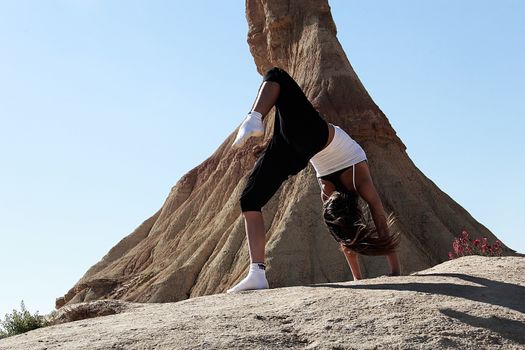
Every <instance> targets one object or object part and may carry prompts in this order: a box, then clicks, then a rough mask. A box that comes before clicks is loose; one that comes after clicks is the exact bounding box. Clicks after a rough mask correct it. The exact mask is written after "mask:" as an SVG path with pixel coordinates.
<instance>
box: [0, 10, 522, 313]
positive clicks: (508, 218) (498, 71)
mask: <svg viewBox="0 0 525 350" xmlns="http://www.w3.org/2000/svg"><path fill="white" fill-rule="evenodd" d="M330 5H331V9H332V14H333V17H334V19H335V22H336V25H337V28H338V38H339V40H340V41H341V44H342V46H343V48H344V49H345V52H346V54H347V56H348V58H349V60H350V62H351V63H352V66H353V68H354V69H355V71H356V72H357V74H358V76H359V77H360V79H361V81H362V82H363V84H364V86H365V87H366V88H367V90H368V92H369V93H370V95H371V96H372V98H373V99H374V101H375V102H376V103H377V104H378V105H379V107H380V108H381V109H382V110H383V112H385V114H386V115H387V117H388V118H389V121H390V123H391V124H392V126H393V127H394V129H395V130H396V132H397V133H398V135H399V136H400V137H401V139H402V140H403V142H404V143H405V145H406V146H407V152H408V154H409V156H410V157H411V159H412V160H413V161H414V163H415V164H416V166H417V167H418V168H419V169H420V170H421V171H423V173H424V174H425V175H426V176H427V177H429V178H430V179H431V180H432V181H433V182H435V183H436V184H437V185H438V187H440V188H441V189H442V190H443V191H445V192H446V193H447V194H448V195H450V196H451V197H452V198H453V199H454V200H456V201H457V202H458V203H459V204H460V205H462V206H463V207H464V208H465V209H466V210H467V211H469V212H470V213H471V214H472V215H473V217H474V218H476V219H477V220H478V221H479V222H481V223H482V224H483V225H485V226H486V227H488V228H489V229H490V230H491V231H492V232H493V233H494V234H496V235H497V236H498V237H499V238H500V239H501V240H502V241H503V242H504V243H505V244H507V245H508V246H510V247H511V248H513V249H515V250H517V251H520V252H525V238H524V235H523V229H522V223H521V219H522V215H523V211H524V209H525V205H524V200H523V198H525V187H524V186H523V179H524V178H525V177H524V176H523V173H524V172H525V165H524V163H525V162H524V161H523V160H524V157H523V154H524V153H525V142H524V141H523V140H524V138H523V135H522V133H523V130H525V121H524V120H525V106H524V101H525V87H524V84H523V81H522V80H523V78H525V65H524V63H523V62H525V40H523V38H524V37H525V24H524V23H525V22H524V21H523V18H524V17H525V2H523V1H519V0H501V1H484V0H476V1H473V0H463V1H455V0H436V1H416V0H398V1H395V2H394V1H389V0H381V1H379V0H367V1H354V0H332V1H330ZM247 29H248V27H247V23H246V18H245V9H244V2H243V1H200V2H191V1H168V0H165V1H160V0H155V1H134V0H131V1H130V0H126V1H124V0H112V1H103V0H49V1H39V0H0V166H1V168H0V275H1V279H0V293H1V294H0V318H2V319H3V316H4V315H5V314H6V313H8V312H11V311H12V310H13V309H15V308H16V309H20V301H21V300H24V303H25V305H26V308H27V309H29V311H31V312H33V313H34V312H35V311H39V313H40V314H44V313H48V312H50V311H52V310H53V309H54V302H55V298H57V297H59V296H62V295H64V294H65V293H66V292H67V291H68V290H69V289H70V288H71V287H72V286H73V285H74V284H75V283H76V282H77V281H78V280H79V279H80V278H81V277H82V275H83V274H84V273H85V272H86V271H87V269H88V268H89V267H91V266H92V265H93V264H95V263H96V262H98V261H99V260H100V259H101V258H102V257H103V256H104V255H105V254H106V253H107V252H108V250H109V249H110V248H111V247H113V246H114V245H115V244H116V243H117V242H118V241H120V240H121V239H122V238H124V237H125V236H126V235H128V234H129V233H131V232H132V231H133V230H134V229H135V228H136V227H137V226H138V225H140V224H141V223H142V222H143V221H144V220H146V219H147V218H148V217H150V216H151V215H152V214H153V213H155V212H156V211H157V210H158V209H159V208H160V207H161V206H162V205H163V203H164V200H165V199H166V197H167V195H168V193H169V191H170V189H171V187H172V186H174V185H175V183H176V182H177V180H178V179H179V178H180V177H181V176H182V175H184V174H185V173H186V172H188V171H189V170H190V169H192V168H193V167H195V166H197V165H198V164H200V163H201V162H202V161H203V160H205V159H206V158H207V157H208V156H210V155H211V154H212V153H213V152H214V150H215V149H216V148H217V147H218V146H219V145H220V144H221V143H222V142H223V141H224V139H225V138H226V137H227V136H228V135H229V134H230V133H231V132H233V131H234V129H235V128H236V127H237V126H238V125H239V124H240V122H241V121H242V119H243V118H244V116H245V114H246V113H247V112H248V110H249V108H250V107H251V105H252V102H253V99H254V97H255V94H256V92H257V88H258V86H259V83H260V81H261V77H260V76H259V74H258V73H257V71H256V68H255V64H254V62H253V59H252V57H251V55H250V52H249V49H248V45H247V42H246V33H247Z"/></svg>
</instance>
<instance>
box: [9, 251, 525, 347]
mask: <svg viewBox="0 0 525 350" xmlns="http://www.w3.org/2000/svg"><path fill="white" fill-rule="evenodd" d="M524 272H525V258H523V257H502V258H484V257H477V256H476V257H474V256H473V257H466V258H462V259H458V260H454V261H449V262H446V263H443V264H441V265H438V266H435V267H433V268H431V269H428V270H425V271H421V272H419V273H417V274H413V275H411V276H403V277H381V278H375V279H369V280H363V281H358V282H345V283H332V284H324V285H311V286H304V287H289V288H280V289H271V290H266V291H259V292H245V293H241V294H237V295H226V294H219V295H212V296H206V297H199V298H194V299H189V300H185V301H181V302H177V303H166V304H127V303H126V306H127V308H125V311H123V312H122V313H120V314H116V315H111V316H103V317H97V318H91V319H85V320H80V321H75V322H69V323H65V324H61V325H55V326H51V327H47V328H43V329H38V330H34V331H31V332H28V333H26V334H22V335H19V336H15V337H11V338H7V339H4V340H1V341H0V349H2V350H3V349H24V350H26V349H27V350H29V349H197V348H199V349H200V348H202V349H280V348H307V349H390V348H400V349H458V348H460V349H478V350H479V349H524V348H525V276H524Z"/></svg>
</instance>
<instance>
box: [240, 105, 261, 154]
mask: <svg viewBox="0 0 525 350" xmlns="http://www.w3.org/2000/svg"><path fill="white" fill-rule="evenodd" d="M262 135H264V126H263V123H262V114H261V113H259V112H257V111H251V112H250V113H248V116H247V117H246V118H245V119H244V121H243V122H242V124H241V126H240V127H239V131H238V132H237V137H236V138H235V141H233V144H232V147H234V148H239V147H242V146H243V145H244V143H245V142H246V140H248V139H249V138H250V137H252V136H262Z"/></svg>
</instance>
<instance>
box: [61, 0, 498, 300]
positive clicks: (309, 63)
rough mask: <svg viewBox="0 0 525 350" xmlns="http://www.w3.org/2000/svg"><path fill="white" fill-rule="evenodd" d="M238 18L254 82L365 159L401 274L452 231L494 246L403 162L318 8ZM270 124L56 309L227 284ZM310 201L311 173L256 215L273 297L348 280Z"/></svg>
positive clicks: (381, 262)
mask: <svg viewBox="0 0 525 350" xmlns="http://www.w3.org/2000/svg"><path fill="white" fill-rule="evenodd" d="M246 17H247V20H248V23H249V32H248V43H249V46H250V50H251V52H252V54H253V57H254V59H255V63H256V65H257V70H258V71H259V73H263V72H264V71H265V70H266V69H268V68H270V67H272V66H280V67H282V68H284V69H285V70H287V71H288V72H289V73H290V75H292V76H293V77H294V78H295V79H296V80H297V81H298V83H299V84H300V85H301V87H302V88H303V89H304V91H305V93H306V94H307V96H308V97H309V98H310V100H311V101H312V103H313V104H314V105H315V107H316V108H317V109H318V110H319V111H320V112H321V114H322V115H324V116H325V118H326V119H327V120H329V121H330V122H332V123H334V124H337V125H340V126H341V127H343V128H344V129H345V130H347V131H348V132H349V133H350V135H352V136H353V137H354V138H355V139H357V140H358V142H360V143H361V145H362V146H363V148H364V149H365V151H366V152H367V154H368V157H369V160H370V162H369V164H370V167H371V172H372V176H373V178H374V182H375V184H376V186H377V188H378V190H379V192H380V195H381V197H382V199H383V203H384V206H385V208H386V209H387V211H393V212H394V213H395V214H396V215H397V216H398V219H399V220H398V228H399V230H400V231H401V232H402V244H401V247H400V251H399V253H400V259H401V264H402V269H403V271H404V272H405V273H408V272H411V271H416V270H421V269H424V268H428V267H429V266H433V265H435V264H437V263H440V262H442V261H444V260H446V259H447V253H448V251H449V249H450V243H451V241H452V239H453V237H454V236H455V235H457V234H459V232H460V231H461V230H462V229H466V230H468V231H469V233H470V234H471V236H473V237H475V238H479V237H482V236H483V237H488V238H489V240H495V239H496V237H495V236H494V235H492V233H491V232H489V231H488V230H487V229H486V228H485V227H484V226H483V225H481V224H480V223H478V222H477V221H476V220H475V219H474V218H473V217H472V216H471V215H469V213H468V212H466V211H465V210H464V209H463V208H462V207H461V206H460V205H458V204H457V203H456V202H454V201H453V200H452V199H451V198H450V197H449V196H447V195H446V194H445V193H443V192H442V191H441V190H440V189H439V188H438V187H437V186H436V185H435V184H434V183H433V182H432V181H431V180H429V179H428V178H427V177H425V175H424V174H423V173H421V171H419V169H417V167H416V166H415V165H414V163H413V162H412V161H411V160H410V158H409V157H408V155H407V153H406V152H405V146H404V145H403V143H402V141H401V140H400V139H399V138H398V137H397V136H396V133H395V131H394V129H393V128H392V126H391V125H390V124H389V122H388V120H387V118H386V116H385V115H384V114H383V113H382V112H381V110H380V109H379V108H378V106H377V105H376V104H375V103H374V102H373V101H372V99H371V98H370V96H369V94H368V93H367V91H366V90H365V88H364V87H363V85H362V84H361V82H360V81H359V78H358V77H357V75H356V73H355V72H354V70H353V69H352V66H351V65H350V63H349V61H348V59H347V57H346V55H345V53H344V51H343V49H342V48H341V45H340V44H339V42H338V40H337V37H336V27H335V24H334V21H333V19H332V16H331V13H330V8H329V5H328V2H327V1H326V0H301V1H299V0H289V1H281V0H247V2H246ZM254 97H255V91H254ZM251 102H252V101H246V103H247V105H248V104H251ZM422 117H424V116H422ZM272 119H273V113H270V115H269V117H268V118H267V120H266V138H265V140H264V141H260V140H257V141H252V142H251V143H249V144H248V146H247V147H244V148H242V149H240V150H232V149H231V148H230V145H231V143H232V141H233V138H234V135H235V132H233V133H232V134H230V135H229V137H228V138H227V139H226V140H225V141H224V143H223V144H222V145H221V146H220V147H219V148H218V149H217V150H216V151H215V153H214V154H213V155H211V157H209V158H208V159H207V160H205V161H204V162H203V163H202V164H200V165H199V166H197V167H196V168H194V169H192V170H191V171H189V172H188V173H187V174H186V175H184V176H183V177H182V178H181V179H180V180H179V181H178V182H177V184H176V185H175V186H174V187H173V188H172V189H171V192H170V193H169V195H168V197H167V199H166V201H165V203H164V205H163V206H162V208H160V209H159V211H158V212H156V213H155V214H154V215H152V216H151V217H150V218H149V219H147V220H146V221H144V223H143V224H142V225H140V226H139V227H138V228H137V229H136V230H135V231H134V232H133V233H131V234H130V235H129V236H127V237H125V238H124V239H122V241H120V242H119V243H118V244H117V245H116V246H115V247H113V248H112V249H111V250H110V251H109V252H108V253H107V255H106V256H104V257H103V258H102V260H101V261H100V262H98V263H97V264H95V265H94V266H93V267H91V268H90V269H89V270H88V271H87V272H86V273H85V275H84V276H83V277H82V278H81V279H80V280H79V281H78V283H77V284H76V285H75V286H74V287H73V288H72V289H71V290H70V291H69V292H68V293H67V294H66V295H65V296H64V297H62V298H59V299H58V300H57V307H60V306H62V305H64V304H72V303H77V302H82V301H90V300H97V299H102V298H111V299H121V300H127V301H136V302H168V301H177V300H182V299H186V298H189V297H196V296H201V295H206V294H214V293H219V292H223V291H225V290H226V289H227V288H228V287H229V286H231V285H233V284H235V283H236V282H237V281H239V280H240V279H241V278H242V277H243V276H244V274H245V273H246V268H247V265H248V262H249V258H248V251H247V244H246V240H245V234H244V226H243V220H242V217H241V213H240V207H239V204H238V198H239V194H240V192H241V191H242V189H243V185H244V181H245V179H246V176H247V175H248V174H249V172H250V170H251V168H252V167H253V165H254V162H255V160H256V157H257V154H258V152H259V151H260V150H261V147H262V146H264V143H265V142H266V141H267V140H268V139H269V137H270V135H271V133H272V130H271V128H272V124H273V123H272ZM319 198H320V196H319V189H318V185H317V182H316V179H315V175H314V172H313V170H312V168H307V169H305V170H304V171H302V172H301V173H299V174H298V175H297V176H295V177H293V178H290V179H288V181H287V182H286V183H284V184H283V186H282V187H281V189H280V191H279V192H278V193H277V194H276V195H275V196H274V197H273V198H272V200H271V201H270V203H269V204H268V205H267V206H266V207H265V209H264V212H263V214H264V217H265V221H266V224H267V229H268V233H267V256H268V259H267V263H268V265H269V268H268V278H269V282H270V284H271V285H272V286H273V287H279V286H293V285H304V284H308V283H321V282H334V281H344V280H349V279H351V274H350V271H349V270H348V268H347V266H346V263H345V260H344V258H343V256H342V254H340V253H339V252H338V251H337V245H336V244H335V242H334V241H333V240H332V239H331V238H330V236H329V234H328V232H327V231H326V228H325V226H324V224H323V222H322V220H321V219H320V218H321V203H320V199H319ZM507 250H508V249H507ZM363 260H364V265H363V267H364V274H365V275H368V276H377V275H380V274H382V273H384V272H386V268H387V265H386V262H385V259H382V258H366V259H363Z"/></svg>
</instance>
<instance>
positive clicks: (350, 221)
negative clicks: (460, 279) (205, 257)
mask: <svg viewBox="0 0 525 350" xmlns="http://www.w3.org/2000/svg"><path fill="white" fill-rule="evenodd" d="M274 105H275V107H276V116H275V123H274V133H273V137H272V139H271V141H270V143H269V144H268V146H267V147H266V150H265V151H264V153H263V154H262V155H261V157H259V159H258V160H257V162H256V164H255V166H254V168H253V170H252V173H251V175H250V176H249V178H248V182H247V183H246V187H245V189H244V191H243V193H242V195H241V199H240V203H241V210H242V213H243V216H244V219H245V228H246V235H247V238H248V246H249V251H250V262H251V264H250V270H249V273H248V276H247V277H246V278H245V279H243V280H242V281H241V282H239V283H238V284H237V285H235V286H234V287H233V288H231V289H229V290H228V293H231V292H239V291H243V290H250V289H265V288H268V282H267V280H266V275H265V265H264V250H265V249H264V248H265V231H264V222H263V217H262V214H261V209H262V207H263V206H264V205H265V204H266V203H267V202H268V201H269V200H270V198H271V197H272V196H273V194H274V193H275V192H276V191H277V190H278V189H279V187H280V186H281V184H282V183H283V182H284V181H285V180H286V179H287V178H288V177H289V176H291V175H295V174H297V173H298V172H299V171H301V170H302V169H304V168H305V167H306V166H307V165H308V162H311V163H312V165H313V166H314V168H315V169H316V172H317V177H318V180H319V185H320V187H321V198H322V200H323V203H324V213H323V216H324V219H325V223H326V224H327V226H328V229H329V231H330V233H331V234H332V235H333V237H334V238H335V239H336V240H337V241H338V242H339V243H340V244H341V248H342V249H341V250H342V251H343V253H344V255H345V257H346V259H347V262H348V264H349V266H350V269H351V271H352V275H353V276H354V279H360V278H361V272H360V269H359V264H358V261H357V255H356V253H361V254H366V255H386V256H387V259H388V262H389V264H390V268H391V275H399V263H398V259H397V255H396V253H395V248H396V246H397V244H398V236H397V235H390V234H389V226H390V225H391V223H392V220H391V219H390V218H389V219H387V218H386V216H385V213H384V210H383V206H382V204H381V200H380V199H379V196H378V194H377V191H376V189H375V187H374V184H373V182H372V179H371V177H370V171H369V168H368V164H367V162H366V155H365V153H364V151H363V149H362V148H361V147H360V146H359V145H358V144H357V143H356V142H355V141H354V140H352V139H351V138H350V136H348V134H346V133H345V132H344V131H343V130H342V129H341V128H339V127H337V126H334V125H332V124H329V123H327V122H326V121H325V120H324V119H323V118H322V117H321V116H320V114H319V112H317V110H315V108H314V107H313V106H312V104H311V103H310V101H308V99H307V98H306V96H305V95H304V93H303V91H302V90H301V88H300V87H299V86H298V85H297V83H296V82H295V81H294V80H293V79H292V78H291V77H290V76H289V75H288V73H286V72H285V71H284V70H282V69H280V68H277V67H274V68H272V69H270V70H269V71H268V72H266V74H265V75H264V78H263V83H262V84H261V87H260V89H259V93H258V95H257V98H256V100H255V103H254V105H253V107H252V111H251V112H250V113H249V114H248V116H247V117H246V119H245V120H244V121H243V123H242V124H241V126H240V128H239V131H238V134H237V138H236V140H235V141H234V143H233V147H242V145H244V143H245V142H246V140H247V139H248V138H250V137H252V136H262V135H263V134H264V128H263V124H262V119H263V118H264V116H265V115H266V114H267V113H268V112H269V111H270V109H271V108H272V107H273V106H274ZM359 196H361V197H362V198H363V199H364V200H365V201H366V202H367V203H368V205H369V207H370V211H371V214H372V218H373V221H374V224H375V225H374V226H372V225H371V224H370V222H368V221H367V220H366V217H367V216H366V215H365V213H364V211H363V210H362V208H361V207H360V206H359V205H358V198H359Z"/></svg>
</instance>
